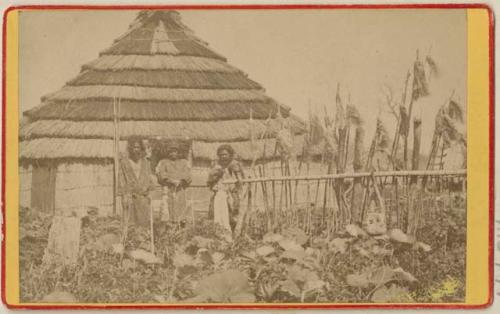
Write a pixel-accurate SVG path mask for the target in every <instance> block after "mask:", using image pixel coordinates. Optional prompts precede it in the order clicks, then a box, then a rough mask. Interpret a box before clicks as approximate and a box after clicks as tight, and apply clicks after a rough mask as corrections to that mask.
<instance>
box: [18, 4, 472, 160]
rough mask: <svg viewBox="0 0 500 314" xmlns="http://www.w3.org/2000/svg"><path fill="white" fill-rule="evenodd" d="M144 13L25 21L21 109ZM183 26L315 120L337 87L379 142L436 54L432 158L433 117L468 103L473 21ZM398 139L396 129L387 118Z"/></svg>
mask: <svg viewBox="0 0 500 314" xmlns="http://www.w3.org/2000/svg"><path fill="white" fill-rule="evenodd" d="M136 13H137V11H127V10H120V11H55V12H43V11H40V12H24V13H22V14H21V18H20V24H21V25H20V29H21V33H20V46H21V48H20V67H21V69H20V94H21V95H20V100H21V110H22V111H24V110H27V109H29V108H32V107H34V106H36V105H38V104H39V103H40V97H41V96H42V95H46V94H49V93H52V92H54V91H56V90H58V89H59V88H61V87H62V86H63V85H64V83H65V82H67V81H69V80H70V79H72V78H74V77H75V76H76V75H77V74H78V73H79V71H80V67H81V65H83V64H85V63H87V62H89V61H91V60H93V59H96V58H97V57H98V53H99V52H100V51H103V50H104V49H106V48H108V47H109V46H110V45H111V44H112V42H113V40H114V39H115V38H117V37H119V36H120V35H122V34H123V33H124V32H125V31H126V30H127V28H128V25H129V24H130V23H131V22H132V21H133V19H134V18H135V15H136ZM180 13H181V17H182V20H183V22H184V23H185V24H186V25H188V26H189V27H190V28H191V29H193V30H194V32H195V34H196V35H197V36H198V37H199V38H201V39H203V40H204V41H206V42H208V43H209V46H210V47H211V48H212V49H213V50H214V51H216V52H218V53H220V54H222V55H223V56H225V57H226V58H227V59H228V62H229V63H230V64H232V65H233V66H236V67H238V68H240V69H241V70H243V71H244V72H246V73H248V75H249V77H250V78H251V79H253V80H255V81H257V82H259V83H260V84H261V85H262V86H263V87H264V88H265V89H266V92H267V94H268V95H269V96H271V97H273V98H274V99H275V100H277V101H278V102H280V103H282V104H285V105H287V106H290V107H291V108H292V112H293V113H295V114H297V115H298V116H300V117H302V118H304V119H306V118H307V112H308V103H311V107H312V109H313V110H316V111H318V112H321V113H323V107H324V106H325V105H326V106H327V107H328V111H329V113H333V110H334V104H335V91H336V85H337V83H340V84H341V93H342V96H343V97H344V98H345V99H347V96H348V94H350V96H351V100H352V103H354V104H355V105H356V106H357V107H358V110H359V111H360V113H361V115H362V118H363V119H364V121H365V129H366V139H365V145H369V142H370V140H371V137H372V136H373V132H374V127H375V121H376V116H377V114H378V112H379V108H380V107H381V104H382V103H383V99H384V98H383V94H382V92H381V90H382V88H383V86H385V85H387V86H390V87H391V88H392V89H393V90H394V93H395V95H394V97H397V99H399V98H400V97H401V91H402V89H403V85H404V78H405V76H406V72H407V71H408V69H410V68H411V67H412V64H413V61H414V60H415V55H416V50H417V49H419V51H420V55H421V56H422V57H425V55H426V54H427V53H428V52H429V51H430V54H431V55H432V57H433V59H434V60H435V61H436V62H437V63H438V65H439V67H440V70H441V76H440V77H439V78H431V80H430V89H431V95H430V96H429V97H426V98H423V99H421V100H419V101H418V102H417V103H416V104H415V107H414V108H415V112H416V114H418V115H420V116H421V117H422V118H423V125H422V131H423V134H422V153H424V154H427V153H428V151H429V149H430V142H431V137H432V132H433V127H434V116H435V113H436V112H437V110H438V108H439V106H441V105H442V104H443V103H444V102H445V101H446V100H447V99H448V98H449V96H450V95H451V93H452V92H453V91H454V95H455V99H457V100H458V101H460V102H461V103H462V104H463V105H465V103H464V102H465V100H466V61H467V60H466V57H467V53H466V40H467V36H466V12H465V10H461V9H456V10H451V9H446V10H440V9H425V10H424V9H421V10H415V9H414V10H399V9H392V10H347V9H342V10H333V9H330V10H255V11H254V10H210V11H202V10H197V11H193V10H180ZM382 118H383V120H384V121H385V125H386V126H387V128H388V129H389V130H390V131H391V136H392V133H393V131H392V130H393V129H394V127H395V120H394V118H392V117H391V116H389V115H388V114H385V113H382Z"/></svg>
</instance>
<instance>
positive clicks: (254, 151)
mask: <svg viewBox="0 0 500 314" xmlns="http://www.w3.org/2000/svg"><path fill="white" fill-rule="evenodd" d="M303 140H304V136H296V137H295V138H294V151H295V152H297V153H299V152H301V149H302V145H303ZM223 143H225V142H212V143H206V142H198V141H194V142H193V158H195V159H205V160H213V159H215V156H216V150H217V147H219V145H221V144H223ZM275 145H276V139H274V138H270V139H262V140H256V141H255V143H254V144H253V145H252V143H251V142H250V141H242V142H233V143H231V146H233V148H234V150H235V152H236V153H237V155H238V156H239V158H241V159H242V160H246V161H249V160H252V159H253V158H254V157H257V159H258V160H263V159H274V158H278V157H279V156H278V155H277V153H276V152H275ZM122 146H123V145H122ZM113 147H114V146H113V140H111V139H67V138H38V139H32V140H28V141H23V142H21V143H20V147H19V152H20V154H19V158H20V159H22V160H24V159H30V160H33V159H74V158H85V159H103V158H106V159H112V158H113ZM264 150H265V154H264Z"/></svg>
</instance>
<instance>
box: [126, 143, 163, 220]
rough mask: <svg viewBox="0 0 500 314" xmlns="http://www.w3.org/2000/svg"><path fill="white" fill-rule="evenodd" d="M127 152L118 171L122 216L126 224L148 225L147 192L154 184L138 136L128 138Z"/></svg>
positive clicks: (148, 200) (149, 203) (148, 199)
mask: <svg viewBox="0 0 500 314" xmlns="http://www.w3.org/2000/svg"><path fill="white" fill-rule="evenodd" d="M127 152H128V154H127V156H122V157H121V158H120V164H119V171H118V196H121V198H122V207H123V214H124V218H125V220H126V221H127V223H128V225H131V226H134V225H135V226H140V227H149V223H150V219H149V217H150V210H151V209H150V206H151V200H150V198H149V192H150V191H151V190H152V189H153V187H154V185H153V181H152V179H151V176H152V171H151V166H150V164H149V161H148V160H147V159H146V151H145V147H144V143H143V142H142V140H141V139H140V138H130V139H129V140H128V141H127Z"/></svg>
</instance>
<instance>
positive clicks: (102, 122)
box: [20, 11, 304, 159]
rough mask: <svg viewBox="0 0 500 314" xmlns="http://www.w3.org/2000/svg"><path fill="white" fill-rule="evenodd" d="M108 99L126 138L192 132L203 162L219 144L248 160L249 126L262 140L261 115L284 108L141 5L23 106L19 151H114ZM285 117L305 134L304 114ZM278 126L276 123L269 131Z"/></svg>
mask: <svg viewBox="0 0 500 314" xmlns="http://www.w3.org/2000/svg"><path fill="white" fill-rule="evenodd" d="M114 99H115V100H116V101H118V100H119V103H120V137H121V138H122V139H125V138H127V137H129V136H144V137H157V136H161V137H168V138H180V137H182V138H186V137H188V138H190V139H192V140H193V143H194V144H193V156H194V158H200V159H210V158H212V157H213V155H214V153H215V148H216V146H217V145H219V144H220V143H223V142H231V143H232V144H233V145H234V146H235V148H236V150H237V152H238V154H239V155H240V156H241V157H242V158H243V159H252V158H253V156H254V152H253V151H252V149H251V145H250V143H249V139H250V125H253V128H254V130H255V131H254V134H256V135H257V137H259V138H260V135H261V134H262V132H263V130H264V129H265V126H264V121H265V119H267V118H268V117H269V116H270V115H271V116H275V115H276V113H277V110H278V108H280V111H281V114H282V115H283V116H285V117H287V116H289V111H290V110H289V108H286V107H284V106H281V105H278V104H277V103H276V102H275V101H274V100H273V99H271V98H270V97H268V96H267V95H266V94H265V92H264V90H263V88H262V87H261V86H260V85H259V84H258V83H256V82H254V81H252V80H250V79H249V78H248V77H247V75H246V74H245V73H243V72H242V71H240V70H239V69H237V68H235V67H233V66H231V65H230V64H229V63H227V62H226V59H225V58H224V57H222V56H221V55H219V54H218V53H215V52H214V51H212V50H211V49H210V48H209V47H208V45H207V44H206V43H205V42H203V41H202V40H200V39H198V38H196V37H195V36H194V34H193V32H192V31H191V30H190V29H189V28H187V27H186V26H185V25H184V24H183V23H182V22H181V21H180V15H179V13H177V12H175V11H141V12H140V13H139V14H138V17H137V19H136V20H135V21H134V22H133V23H132V24H131V26H130V29H129V30H128V31H127V33H125V34H124V35H123V36H121V37H120V38H118V39H117V40H115V42H114V44H113V45H112V46H111V47H110V48H108V49H106V50H104V51H103V52H101V54H100V56H99V58H98V59H96V60H94V61H92V62H90V63H88V64H86V65H84V66H83V67H82V70H81V72H80V74H79V75H78V76H77V77H76V78H74V79H72V80H70V81H69V82H68V83H67V84H66V85H65V86H64V87H62V88H61V89H60V90H58V91H56V92H55V93H52V94H50V95H47V96H44V97H42V103H41V104H40V105H39V106H37V107H35V108H33V109H31V110H28V111H26V112H24V115H25V117H26V118H28V119H29V123H27V124H25V125H23V126H22V128H21V132H20V140H21V149H20V151H21V153H20V158H21V159H43V158H112V157H113V144H112V141H113V134H114V126H113V101H114ZM250 111H251V112H252V117H253V119H254V120H253V122H250V121H249V116H250ZM290 122H291V124H292V128H293V130H294V132H295V133H296V134H297V133H301V132H302V131H303V129H304V128H303V123H302V122H301V121H300V120H298V119H296V118H293V119H290ZM278 128H279V123H278V122H277V121H274V120H272V121H271V122H270V129H271V130H273V131H276V130H278ZM273 136H274V134H273V132H271V133H268V135H267V137H268V139H262V141H269V142H270V143H268V146H267V147H274V146H272V145H274V139H273V138H272V137H273ZM267 150H268V151H269V153H268V154H267V155H268V156H267V157H272V156H271V155H270V154H272V152H271V149H269V148H268V149H267Z"/></svg>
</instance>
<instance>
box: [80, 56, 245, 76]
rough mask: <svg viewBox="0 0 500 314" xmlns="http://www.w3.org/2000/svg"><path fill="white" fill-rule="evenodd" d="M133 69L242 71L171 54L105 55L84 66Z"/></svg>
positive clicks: (212, 62) (199, 58)
mask: <svg viewBox="0 0 500 314" xmlns="http://www.w3.org/2000/svg"><path fill="white" fill-rule="evenodd" d="M132 69H139V70H176V71H199V72H220V73H241V71H240V70H239V69H237V68H235V67H233V66H231V65H230V64H229V63H227V62H223V61H220V60H218V59H210V58H203V57H190V56H170V55H103V56H101V57H99V58H98V59H96V60H94V61H92V62H90V63H87V64H85V65H84V66H83V67H82V70H101V71H102V70H110V71H118V70H132Z"/></svg>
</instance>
